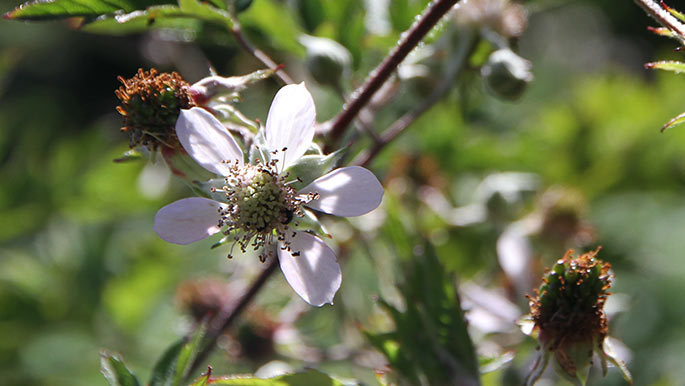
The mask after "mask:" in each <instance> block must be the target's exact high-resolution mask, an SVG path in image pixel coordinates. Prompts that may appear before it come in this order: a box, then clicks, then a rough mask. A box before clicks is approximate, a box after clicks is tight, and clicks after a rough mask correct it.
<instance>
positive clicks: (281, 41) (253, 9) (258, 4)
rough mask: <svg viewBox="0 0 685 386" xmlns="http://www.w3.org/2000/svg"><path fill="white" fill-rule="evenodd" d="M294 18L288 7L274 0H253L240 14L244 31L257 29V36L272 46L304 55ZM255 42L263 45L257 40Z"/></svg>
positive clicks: (298, 29)
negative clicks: (298, 39)
mask: <svg viewBox="0 0 685 386" xmlns="http://www.w3.org/2000/svg"><path fill="white" fill-rule="evenodd" d="M294 19H295V18H294V17H293V15H292V11H291V10H290V8H288V7H286V5H285V4H282V2H280V1H274V0H260V1H255V2H253V4H252V6H250V8H249V9H248V10H247V11H245V12H243V13H242V14H240V21H241V23H242V25H243V30H244V31H246V32H248V31H251V30H252V31H255V30H256V31H259V36H261V37H262V38H263V39H265V40H266V43H267V44H271V45H272V46H273V47H274V48H277V49H279V50H285V51H288V52H290V53H293V54H295V55H298V56H304V47H302V46H301V45H300V43H298V41H297V37H298V36H300V35H301V34H302V32H301V30H300V28H299V26H298V25H297V24H296V23H295V20H294ZM256 44H257V45H258V46H260V47H264V45H263V44H260V43H259V42H258V41H256Z"/></svg>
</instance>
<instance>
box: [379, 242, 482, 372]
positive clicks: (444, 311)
mask: <svg viewBox="0 0 685 386" xmlns="http://www.w3.org/2000/svg"><path fill="white" fill-rule="evenodd" d="M422 245H423V248H424V251H423V253H422V254H421V255H416V256H412V257H411V258H408V259H405V260H404V261H406V262H407V263H406V264H408V265H407V266H406V267H405V268H404V269H403V271H404V272H408V275H407V277H406V278H405V281H404V283H403V284H402V285H400V291H401V294H402V297H403V299H404V304H406V310H405V311H403V312H400V311H398V310H397V309H396V308H395V307H393V306H392V305H390V304H389V303H387V302H385V301H383V300H380V301H379V304H380V306H381V307H383V309H385V310H386V311H387V312H388V313H389V315H390V318H391V319H392V321H393V322H394V325H395V330H394V331H392V332H390V333H385V334H367V337H368V338H369V340H370V342H371V344H372V345H374V346H375V347H376V348H378V349H379V350H380V351H381V352H382V353H384V354H385V356H386V358H387V359H388V362H389V364H390V367H391V368H392V369H394V370H395V371H397V372H398V373H400V374H401V375H402V376H404V377H405V378H406V380H407V382H408V383H409V384H420V383H421V382H420V380H422V379H425V380H427V384H431V385H433V384H435V385H444V384H479V371H478V362H477V359H476V354H475V348H474V346H473V343H472V341H471V338H470V337H469V335H468V331H467V324H466V320H465V318H464V312H463V311H462V309H461V306H460V302H459V296H458V294H457V292H456V288H455V286H454V284H453V279H452V278H451V275H449V274H447V273H446V272H445V270H444V268H443V267H442V266H441V265H440V262H439V260H438V258H437V255H436V254H435V251H434V249H433V247H432V246H431V245H430V244H428V243H423V244H422ZM416 331H421V334H418V335H417V334H416ZM436 358H439V360H436Z"/></svg>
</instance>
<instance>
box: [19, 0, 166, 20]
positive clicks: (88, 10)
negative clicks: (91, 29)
mask: <svg viewBox="0 0 685 386" xmlns="http://www.w3.org/2000/svg"><path fill="white" fill-rule="evenodd" d="M173 3H174V1H173V0H47V1H45V0H37V1H32V2H28V3H24V4H22V5H20V6H19V7H17V8H16V9H15V10H13V11H10V12H8V13H6V14H5V18H7V19H19V20H53V19H62V18H66V17H74V16H100V15H104V14H107V13H112V12H116V11H124V12H132V11H135V10H141V9H145V8H147V7H150V6H154V5H161V4H173Z"/></svg>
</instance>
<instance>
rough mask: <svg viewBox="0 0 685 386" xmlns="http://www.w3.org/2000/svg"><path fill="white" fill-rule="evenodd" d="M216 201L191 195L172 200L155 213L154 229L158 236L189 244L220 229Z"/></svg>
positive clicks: (218, 205)
mask: <svg viewBox="0 0 685 386" xmlns="http://www.w3.org/2000/svg"><path fill="white" fill-rule="evenodd" d="M222 206H223V204H220V203H218V202H216V201H213V200H209V199H207V198H202V197H191V198H184V199H182V200H178V201H176V202H172V203H171V204H169V205H167V206H165V207H163V208H162V209H160V210H159V211H157V214H156V215H155V225H154V230H155V232H157V234H158V235H159V237H161V238H162V239H164V240H165V241H168V242H170V243H174V244H190V243H193V242H195V241H199V240H202V239H204V238H207V237H209V236H211V235H213V234H215V233H217V232H219V231H220V230H221V228H219V219H220V217H221V216H220V215H219V209H220V208H221V207H222Z"/></svg>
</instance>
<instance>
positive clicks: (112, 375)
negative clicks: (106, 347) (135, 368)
mask: <svg viewBox="0 0 685 386" xmlns="http://www.w3.org/2000/svg"><path fill="white" fill-rule="evenodd" d="M101 362H102V374H103V375H104V376H105V378H106V379H107V382H109V384H110V386H139V385H140V382H138V378H136V376H135V375H133V373H132V372H131V371H130V370H129V369H128V368H127V367H126V365H125V364H124V362H122V361H121V359H119V358H117V357H116V356H115V355H109V354H106V353H102V354H101Z"/></svg>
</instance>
